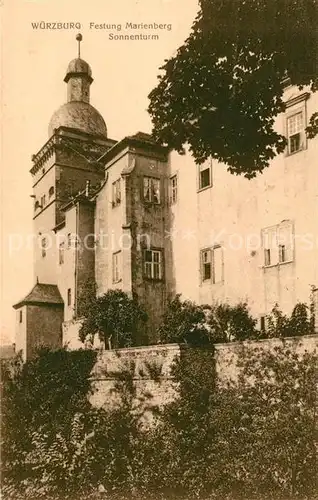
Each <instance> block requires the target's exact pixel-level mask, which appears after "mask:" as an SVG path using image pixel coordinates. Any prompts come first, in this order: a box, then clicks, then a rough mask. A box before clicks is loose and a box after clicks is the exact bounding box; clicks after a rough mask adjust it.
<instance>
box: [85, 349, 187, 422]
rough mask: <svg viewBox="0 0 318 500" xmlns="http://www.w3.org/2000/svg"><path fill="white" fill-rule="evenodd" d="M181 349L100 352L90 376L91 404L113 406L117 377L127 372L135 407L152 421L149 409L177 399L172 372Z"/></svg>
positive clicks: (116, 399) (115, 396)
mask: <svg viewBox="0 0 318 500" xmlns="http://www.w3.org/2000/svg"><path fill="white" fill-rule="evenodd" d="M181 349H182V347H181V346H180V345H178V344H164V345H153V346H147V347H133V348H126V349H118V350H112V351H105V350H104V351H102V350H101V351H99V354H98V358H97V362H96V364H95V366H94V368H93V371H92V373H91V390H92V394H91V396H90V401H91V403H92V404H93V405H94V406H96V407H102V406H108V405H109V404H111V405H115V404H116V403H117V402H118V401H119V394H118V392H117V391H116V387H115V386H116V376H117V377H118V374H119V373H121V372H122V371H128V372H130V373H131V377H132V380H133V384H134V387H135V390H136V394H135V405H136V408H137V407H139V408H143V409H146V412H145V417H146V418H148V417H149V418H151V409H153V408H154V407H156V406H161V405H164V404H167V403H169V402H171V401H172V400H173V399H174V398H175V397H176V383H175V382H174V381H173V378H172V374H171V369H172V366H173V363H174V361H175V360H176V359H177V358H179V357H180V352H181ZM147 410H149V411H147Z"/></svg>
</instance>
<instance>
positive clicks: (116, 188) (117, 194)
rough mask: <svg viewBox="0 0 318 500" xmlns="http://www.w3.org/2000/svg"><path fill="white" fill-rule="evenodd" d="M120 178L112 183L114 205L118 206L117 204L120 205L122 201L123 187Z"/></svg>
mask: <svg viewBox="0 0 318 500" xmlns="http://www.w3.org/2000/svg"><path fill="white" fill-rule="evenodd" d="M120 187H121V186H120V179H117V181H115V182H113V185H112V205H113V207H116V206H117V205H120V202H121V189H120Z"/></svg>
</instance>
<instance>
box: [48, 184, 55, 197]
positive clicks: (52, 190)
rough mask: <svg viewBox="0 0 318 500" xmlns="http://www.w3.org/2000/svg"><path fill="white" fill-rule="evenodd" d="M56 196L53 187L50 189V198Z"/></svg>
mask: <svg viewBox="0 0 318 500" xmlns="http://www.w3.org/2000/svg"><path fill="white" fill-rule="evenodd" d="M53 194H54V187H53V186H51V187H50V189H49V198H51V197H52V196H53Z"/></svg>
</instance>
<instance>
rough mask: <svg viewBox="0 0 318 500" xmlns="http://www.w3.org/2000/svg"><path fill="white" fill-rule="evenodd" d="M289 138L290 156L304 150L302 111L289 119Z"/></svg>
mask: <svg viewBox="0 0 318 500" xmlns="http://www.w3.org/2000/svg"><path fill="white" fill-rule="evenodd" d="M287 136H288V152H289V153H290V154H291V153H296V152H297V151H301V150H302V149H303V136H304V117H303V113H302V111H301V112H300V113H295V114H294V115H292V116H290V117H289V118H287Z"/></svg>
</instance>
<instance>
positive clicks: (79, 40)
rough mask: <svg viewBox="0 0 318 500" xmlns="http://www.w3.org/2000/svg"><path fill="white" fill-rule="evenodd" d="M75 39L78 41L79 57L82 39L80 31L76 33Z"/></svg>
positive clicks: (79, 55)
mask: <svg viewBox="0 0 318 500" xmlns="http://www.w3.org/2000/svg"><path fill="white" fill-rule="evenodd" d="M76 40H77V41H78V58H79V59H80V57H81V41H82V40H83V37H82V35H81V33H79V34H78V35H76Z"/></svg>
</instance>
